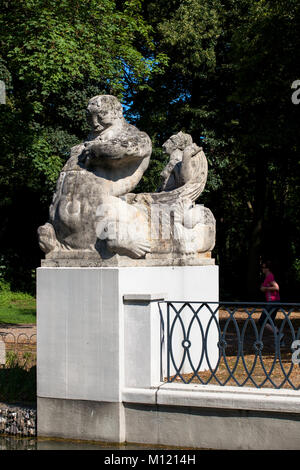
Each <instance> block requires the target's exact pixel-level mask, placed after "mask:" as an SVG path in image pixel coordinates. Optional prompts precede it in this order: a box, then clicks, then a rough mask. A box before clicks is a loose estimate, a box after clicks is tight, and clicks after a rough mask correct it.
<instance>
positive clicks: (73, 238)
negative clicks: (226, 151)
mask: <svg viewBox="0 0 300 470" xmlns="http://www.w3.org/2000/svg"><path fill="white" fill-rule="evenodd" d="M88 112H89V117H90V121H91V124H92V131H91V133H90V135H89V136H88V138H87V140H86V141H85V142H84V143H82V144H80V145H78V146H75V147H73V148H72V149H71V156H70V158H69V160H68V161H67V163H66V165H65V166H64V168H63V169H62V171H61V173H60V176H59V179H58V182H57V188H56V192H55V193H54V196H53V201H52V204H51V206H50V217H49V222H48V223H46V224H45V225H43V226H42V227H39V229H38V234H39V243H40V247H41V249H42V250H43V251H44V252H45V253H46V261H45V262H44V264H45V265H49V266H51V265H54V266H55V265H61V266H63V265H69V266H70V265H72V263H74V265H80V266H85V265H100V266H101V265H114V264H122V265H131V264H132V261H130V260H133V259H140V262H144V263H146V264H149V265H157V264H160V263H162V262H168V263H169V264H170V263H171V264H172V263H173V264H174V263H175V264H176V263H178V264H181V261H180V260H181V258H182V256H189V257H190V261H191V263H192V264H195V263H196V262H197V256H199V255H200V254H201V253H204V254H205V256H206V257H207V256H208V257H209V255H210V251H211V250H212V248H213V246H214V242H215V220H214V217H213V215H212V213H211V212H210V211H209V209H207V208H204V207H203V206H200V205H196V206H195V204H194V202H195V200H196V199H197V198H198V197H199V195H200V194H201V193H202V191H203V189H204V186H205V183H206V178H207V160H206V157H205V155H204V152H203V150H202V149H201V148H199V147H197V146H196V145H195V144H193V142H192V138H191V136H189V135H188V134H184V133H182V132H179V133H178V134H176V135H174V136H172V137H171V138H170V139H168V141H167V142H165V144H164V146H163V148H164V150H165V152H166V153H167V154H169V155H170V161H169V163H168V164H167V166H166V168H165V169H164V171H163V172H162V175H161V178H162V181H161V184H160V187H159V188H158V191H157V192H156V193H145V194H138V195H136V194H133V193H131V191H133V190H134V188H135V187H136V185H137V184H138V182H139V181H140V179H141V177H142V176H143V173H144V171H145V170H146V169H147V167H148V164H149V159H150V156H151V150H152V147H151V140H150V138H149V137H148V136H147V134H146V133H144V132H141V131H139V130H138V129H137V128H136V127H134V126H132V125H130V124H128V123H127V122H126V121H125V119H124V117H123V113H122V106H121V104H120V103H119V101H118V100H117V99H116V98H115V97H114V96H110V95H101V96H96V97H94V98H92V99H91V100H90V101H89V104H88ZM201 256H202V257H203V255H201ZM166 259H168V260H169V261H166ZM170 259H171V261H170ZM143 260H144V261H143ZM135 263H138V261H136V262H135Z"/></svg>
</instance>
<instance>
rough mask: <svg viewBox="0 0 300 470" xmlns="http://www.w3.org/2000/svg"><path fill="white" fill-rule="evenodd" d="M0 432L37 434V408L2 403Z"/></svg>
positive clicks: (20, 434) (19, 434)
mask: <svg viewBox="0 0 300 470" xmlns="http://www.w3.org/2000/svg"><path fill="white" fill-rule="evenodd" d="M0 434H9V435H13V436H28V437H29V436H36V408H32V407H25V406H16V405H6V404H0Z"/></svg>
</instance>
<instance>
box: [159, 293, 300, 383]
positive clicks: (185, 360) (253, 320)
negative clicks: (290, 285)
mask: <svg viewBox="0 0 300 470" xmlns="http://www.w3.org/2000/svg"><path fill="white" fill-rule="evenodd" d="M160 304H161V305H160V307H161V312H162V304H163V302H161V303H160ZM164 307H166V309H165V308H164V309H165V310H166V319H165V320H164V338H165V342H166V351H165V357H166V369H165V377H164V379H165V380H166V381H167V382H174V381H180V382H183V383H191V382H193V383H200V384H203V385H206V384H218V385H233V386H239V387H241V386H252V387H256V388H261V387H272V388H292V389H294V390H299V388H300V369H299V362H300V304H291V303H289V304H283V303H272V304H270V303H260V304H258V303H235V302H230V303H229V302H220V303H217V302H164ZM275 316H276V319H274V317H275Z"/></svg>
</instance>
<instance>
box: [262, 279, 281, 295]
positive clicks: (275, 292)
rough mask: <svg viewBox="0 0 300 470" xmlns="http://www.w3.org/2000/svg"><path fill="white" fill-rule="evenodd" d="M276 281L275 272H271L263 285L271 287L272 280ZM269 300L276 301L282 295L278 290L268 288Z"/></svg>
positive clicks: (266, 293)
mask: <svg viewBox="0 0 300 470" xmlns="http://www.w3.org/2000/svg"><path fill="white" fill-rule="evenodd" d="M274 281H275V278H274V274H272V273H269V274H268V275H267V276H266V277H265V280H264V282H263V283H262V286H263V287H271V284H272V282H274ZM265 295H266V301H267V302H276V301H279V300H280V295H279V291H278V290H267V291H266V292H265Z"/></svg>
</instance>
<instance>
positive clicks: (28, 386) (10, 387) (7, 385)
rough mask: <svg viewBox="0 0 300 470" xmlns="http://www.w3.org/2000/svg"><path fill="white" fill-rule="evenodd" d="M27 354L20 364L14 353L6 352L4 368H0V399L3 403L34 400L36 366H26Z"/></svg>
mask: <svg viewBox="0 0 300 470" xmlns="http://www.w3.org/2000/svg"><path fill="white" fill-rule="evenodd" d="M27 362H28V355H27V356H25V358H23V361H21V364H20V363H19V359H18V358H17V356H16V354H14V353H10V354H8V360H7V364H6V367H5V368H0V401H2V402H5V403H18V402H27V403H35V402H36V366H33V367H31V368H29V369H27V367H26V363H27Z"/></svg>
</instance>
